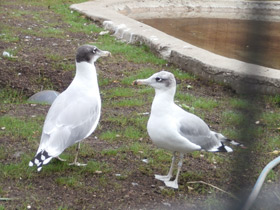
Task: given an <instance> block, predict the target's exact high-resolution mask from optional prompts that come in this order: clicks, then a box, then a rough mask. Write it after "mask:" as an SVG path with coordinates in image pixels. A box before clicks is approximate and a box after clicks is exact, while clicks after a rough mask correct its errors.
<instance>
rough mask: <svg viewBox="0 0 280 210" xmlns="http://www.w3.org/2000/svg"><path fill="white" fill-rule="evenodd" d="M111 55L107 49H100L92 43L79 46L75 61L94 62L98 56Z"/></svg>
mask: <svg viewBox="0 0 280 210" xmlns="http://www.w3.org/2000/svg"><path fill="white" fill-rule="evenodd" d="M109 55H111V53H110V52H108V51H102V50H100V49H98V48H97V47H95V46H92V45H83V46H80V47H79V48H78V50H77V54H76V62H77V63H80V62H88V63H94V62H95V61H96V60H97V59H98V58H99V57H107V56H109Z"/></svg>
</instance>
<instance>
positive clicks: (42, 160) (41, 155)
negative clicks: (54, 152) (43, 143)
mask: <svg viewBox="0 0 280 210" xmlns="http://www.w3.org/2000/svg"><path fill="white" fill-rule="evenodd" d="M52 158H53V157H51V156H49V154H48V152H47V151H45V150H42V151H41V152H38V153H37V155H36V156H35V157H34V158H33V159H32V160H31V161H30V162H29V167H32V166H34V165H36V166H37V171H38V172H39V171H41V170H42V167H43V165H46V164H48V163H49V162H50V161H51V159H52Z"/></svg>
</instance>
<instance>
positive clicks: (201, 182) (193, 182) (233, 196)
mask: <svg viewBox="0 0 280 210" xmlns="http://www.w3.org/2000/svg"><path fill="white" fill-rule="evenodd" d="M187 183H188V184H197V183H199V184H205V185H208V186H210V187H213V188H215V189H216V190H219V191H221V192H223V193H225V194H228V195H229V196H230V197H232V198H234V199H236V200H239V199H238V198H237V197H236V196H235V195H233V194H231V193H229V192H226V191H224V190H222V189H221V188H218V187H216V186H214V185H212V184H209V183H207V182H204V181H192V182H187Z"/></svg>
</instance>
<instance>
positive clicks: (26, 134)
mask: <svg viewBox="0 0 280 210" xmlns="http://www.w3.org/2000/svg"><path fill="white" fill-rule="evenodd" d="M43 120H44V117H36V118H31V119H28V120H21V119H18V118H16V117H10V116H2V117H0V127H1V128H3V127H4V128H5V130H4V131H3V132H1V133H0V135H1V136H2V135H4V136H9V137H13V138H20V139H22V140H25V139H27V140H28V141H34V140H36V139H38V137H39V135H40V133H41V128H42V127H41V125H42V124H43Z"/></svg>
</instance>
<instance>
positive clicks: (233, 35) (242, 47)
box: [138, 18, 280, 70]
mask: <svg viewBox="0 0 280 210" xmlns="http://www.w3.org/2000/svg"><path fill="white" fill-rule="evenodd" d="M138 21H140V22H143V23H145V24H147V25H150V26H152V27H154V28H157V29H159V30H161V31H163V32H165V33H167V34H169V35H171V36H174V37H177V38H179V39H181V40H184V41H186V42H188V43H190V44H192V45H195V46H197V47H200V48H203V49H206V50H208V51H211V52H214V53H216V54H219V55H223V56H226V57H229V58H234V59H238V60H241V61H245V62H248V63H254V64H258V65H262V66H266V67H270V68H275V69H278V70H280V23H276V22H265V21H251V20H230V19H219V18H217V19H206V18H180V19H168V18H160V19H141V20H138Z"/></svg>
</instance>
